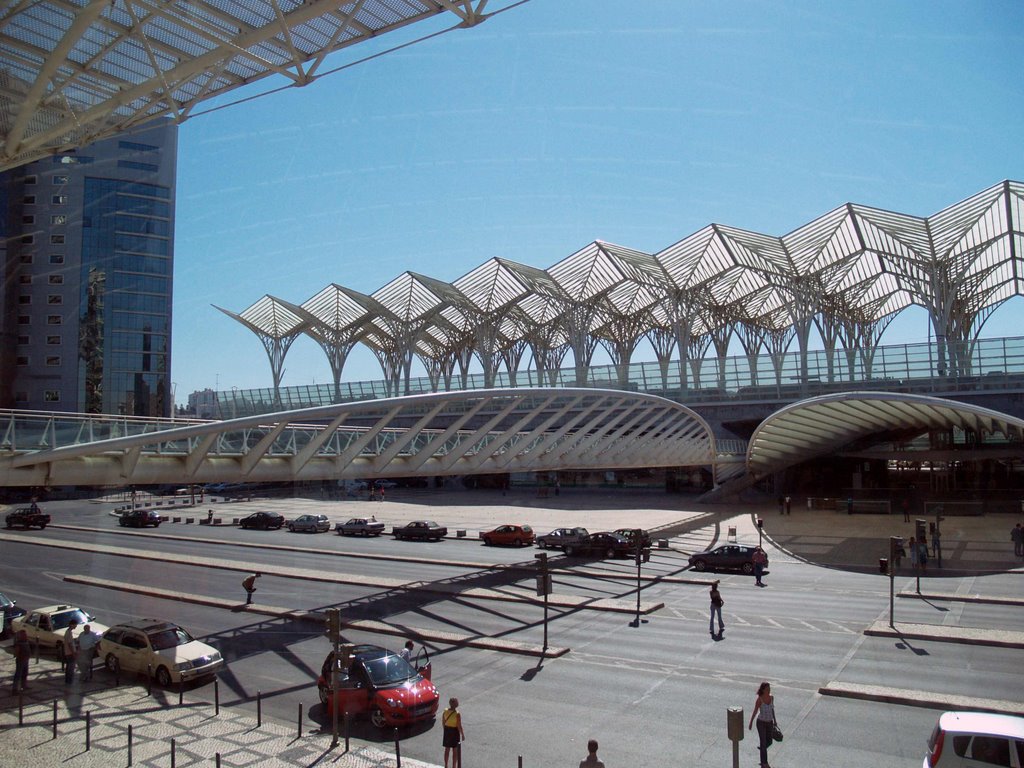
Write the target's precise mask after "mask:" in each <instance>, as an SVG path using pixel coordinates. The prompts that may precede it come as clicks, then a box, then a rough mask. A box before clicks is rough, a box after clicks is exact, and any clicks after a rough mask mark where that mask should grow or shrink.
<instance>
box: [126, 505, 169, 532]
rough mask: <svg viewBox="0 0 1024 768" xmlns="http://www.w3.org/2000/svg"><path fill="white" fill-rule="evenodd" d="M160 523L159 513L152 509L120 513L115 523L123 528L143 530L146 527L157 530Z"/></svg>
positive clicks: (161, 519)
mask: <svg viewBox="0 0 1024 768" xmlns="http://www.w3.org/2000/svg"><path fill="white" fill-rule="evenodd" d="M162 521H163V518H162V517H160V513H159V512H157V511H156V510H154V509H133V510H130V511H128V512H122V513H121V517H120V518H119V519H118V521H117V522H118V524H119V525H120V526H121V527H123V528H128V527H132V528H145V527H146V526H147V525H152V526H153V527H154V528H159V527H160V523H161V522H162Z"/></svg>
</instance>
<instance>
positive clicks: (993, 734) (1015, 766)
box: [922, 712, 1024, 768]
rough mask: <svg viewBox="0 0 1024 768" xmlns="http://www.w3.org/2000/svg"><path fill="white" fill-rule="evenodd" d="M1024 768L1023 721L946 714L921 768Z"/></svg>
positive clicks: (975, 713)
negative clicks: (995, 767)
mask: <svg viewBox="0 0 1024 768" xmlns="http://www.w3.org/2000/svg"><path fill="white" fill-rule="evenodd" d="M992 766H1001V768H1024V717H1015V716H1013V715H993V714H989V713H987V712H945V713H943V714H942V715H941V716H940V717H939V722H938V723H936V725H935V730H934V731H932V735H931V737H930V738H929V739H928V755H927V756H926V757H925V759H924V764H923V765H922V768H992Z"/></svg>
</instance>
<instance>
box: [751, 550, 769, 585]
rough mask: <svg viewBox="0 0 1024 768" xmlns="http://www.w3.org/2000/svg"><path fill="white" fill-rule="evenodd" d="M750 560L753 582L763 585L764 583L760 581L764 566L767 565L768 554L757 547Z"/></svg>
mask: <svg viewBox="0 0 1024 768" xmlns="http://www.w3.org/2000/svg"><path fill="white" fill-rule="evenodd" d="M750 562H752V563H753V564H754V584H756V585H757V586H759V587H763V586H764V585H765V584H764V582H763V581H761V577H762V576H764V567H765V566H766V565H768V555H767V554H766V553H765V551H764V550H763V549H761V548H760V547H757V549H755V550H754V554H753V555H751V556H750Z"/></svg>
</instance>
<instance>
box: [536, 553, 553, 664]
mask: <svg viewBox="0 0 1024 768" xmlns="http://www.w3.org/2000/svg"><path fill="white" fill-rule="evenodd" d="M534 558H535V559H536V560H537V595H538V596H540V595H543V596H544V650H545V651H546V650H547V649H548V595H550V594H551V573H550V572H549V571H548V553H547V552H541V553H539V554H536V555H534Z"/></svg>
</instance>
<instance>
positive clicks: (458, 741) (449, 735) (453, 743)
mask: <svg viewBox="0 0 1024 768" xmlns="http://www.w3.org/2000/svg"><path fill="white" fill-rule="evenodd" d="M441 725H442V726H443V727H444V740H443V742H442V744H444V768H448V756H449V755H451V758H452V768H462V742H464V741H465V740H466V732H465V731H463V730H462V714H461V713H460V712H459V700H458V699H456V698H455V697H454V696H453V697H452V698H450V699H448V709H446V710H445V711H444V712H443V713H442V714H441Z"/></svg>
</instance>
